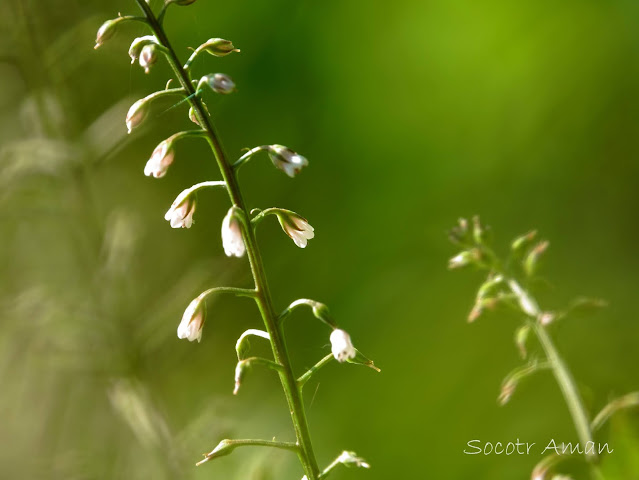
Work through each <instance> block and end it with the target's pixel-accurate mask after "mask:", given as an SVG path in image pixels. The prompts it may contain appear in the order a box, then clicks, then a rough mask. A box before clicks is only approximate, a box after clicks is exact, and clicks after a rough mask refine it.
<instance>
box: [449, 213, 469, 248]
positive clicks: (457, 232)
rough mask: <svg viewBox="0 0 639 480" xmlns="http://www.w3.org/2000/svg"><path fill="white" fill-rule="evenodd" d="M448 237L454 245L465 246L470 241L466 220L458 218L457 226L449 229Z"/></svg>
mask: <svg viewBox="0 0 639 480" xmlns="http://www.w3.org/2000/svg"><path fill="white" fill-rule="evenodd" d="M448 238H449V239H450V241H451V242H453V243H454V244H455V245H461V246H466V245H468V244H469V243H470V240H471V239H470V232H469V230H468V220H466V219H465V218H460V219H459V221H458V223H457V226H455V227H453V228H451V229H450V231H449V232H448Z"/></svg>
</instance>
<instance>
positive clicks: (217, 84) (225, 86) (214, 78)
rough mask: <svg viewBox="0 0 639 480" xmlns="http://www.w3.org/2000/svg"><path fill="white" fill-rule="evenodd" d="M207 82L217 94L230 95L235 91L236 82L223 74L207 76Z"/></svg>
mask: <svg viewBox="0 0 639 480" xmlns="http://www.w3.org/2000/svg"><path fill="white" fill-rule="evenodd" d="M206 81H207V82H208V84H209V86H210V87H211V89H212V90H213V91H214V92H215V93H221V94H222V95H228V94H229V93H233V92H234V91H235V82H233V80H232V79H231V77H229V76H228V75H225V74H223V73H214V74H213V75H207V76H206Z"/></svg>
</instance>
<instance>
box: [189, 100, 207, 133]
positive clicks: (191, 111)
mask: <svg viewBox="0 0 639 480" xmlns="http://www.w3.org/2000/svg"><path fill="white" fill-rule="evenodd" d="M200 101H201V102H202V107H204V111H205V112H206V113H207V115H208V113H209V107H207V106H206V103H204V101H203V100H200ZM189 120H191V121H192V122H193V123H195V124H196V125H198V126H199V127H202V125H200V122H198V121H197V116H196V115H195V109H194V108H193V107H190V108H189Z"/></svg>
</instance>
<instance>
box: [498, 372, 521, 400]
mask: <svg viewBox="0 0 639 480" xmlns="http://www.w3.org/2000/svg"><path fill="white" fill-rule="evenodd" d="M517 383H518V382H517V380H515V379H509V380H508V381H506V382H504V384H503V385H502V386H501V391H500V392H499V397H498V398H497V402H499V405H501V406H502V407H503V406H504V405H506V404H507V403H508V402H509V401H510V398H511V397H512V396H513V393H515V390H516V389H517Z"/></svg>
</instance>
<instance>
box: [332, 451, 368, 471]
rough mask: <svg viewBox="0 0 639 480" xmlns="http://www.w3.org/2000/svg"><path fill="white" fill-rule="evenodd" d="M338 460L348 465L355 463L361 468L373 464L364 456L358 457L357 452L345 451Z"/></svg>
mask: <svg viewBox="0 0 639 480" xmlns="http://www.w3.org/2000/svg"><path fill="white" fill-rule="evenodd" d="M337 461H338V462H339V463H341V464H343V465H346V466H351V465H354V466H356V467H361V468H371V466H370V465H369V464H368V463H366V461H364V459H363V458H361V457H358V456H357V454H356V453H355V452H347V451H343V452H342V454H341V455H340V456H339V457H337Z"/></svg>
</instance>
